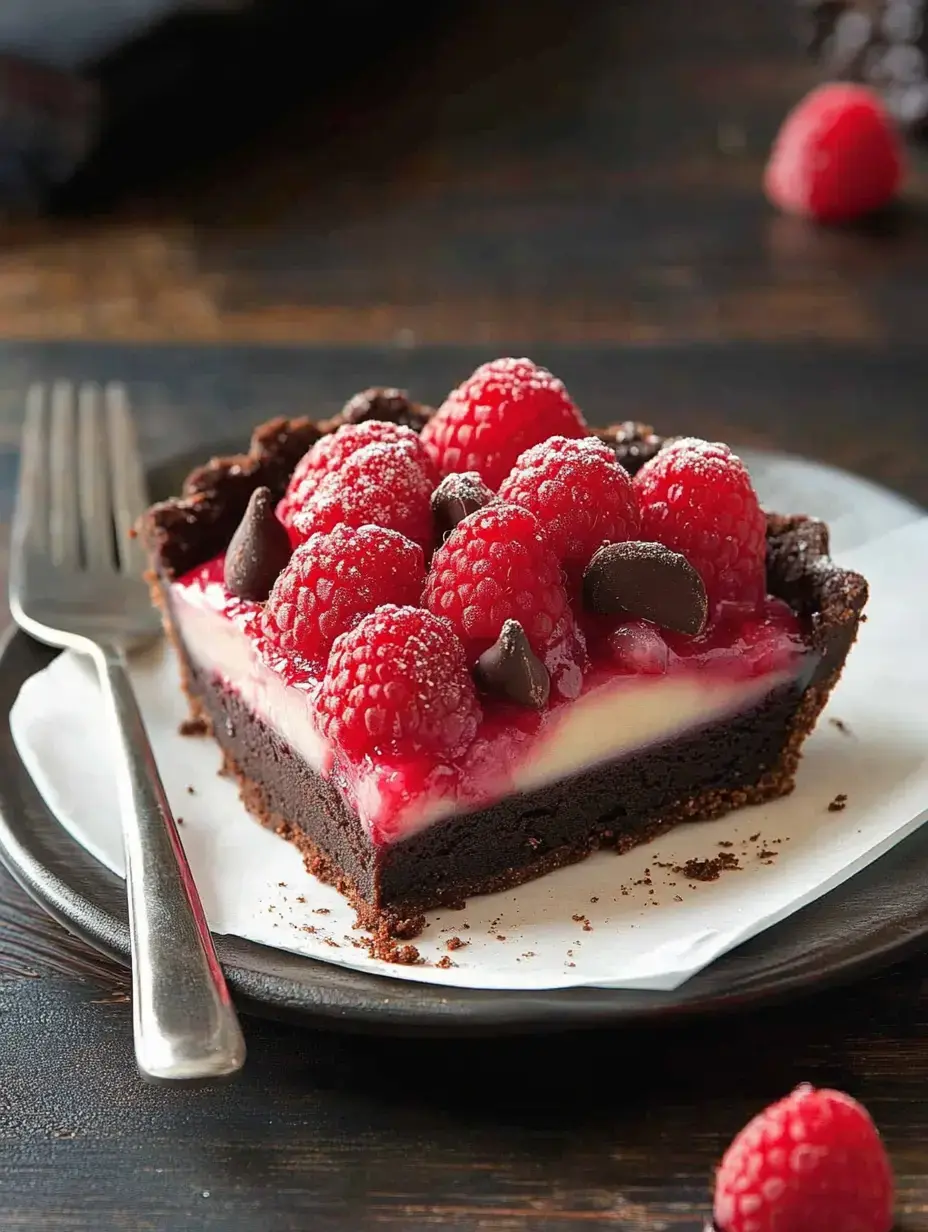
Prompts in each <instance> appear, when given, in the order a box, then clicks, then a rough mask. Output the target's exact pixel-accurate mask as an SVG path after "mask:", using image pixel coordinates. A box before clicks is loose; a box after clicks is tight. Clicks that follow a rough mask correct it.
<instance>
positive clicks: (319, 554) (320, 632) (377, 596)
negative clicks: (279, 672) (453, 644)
mask: <svg viewBox="0 0 928 1232" xmlns="http://www.w3.org/2000/svg"><path fill="white" fill-rule="evenodd" d="M424 581H425V559H424V557H423V555H422V549H421V548H420V547H419V545H418V544H416V543H412V542H411V541H410V540H409V539H406V538H404V537H403V536H402V535H400V534H398V533H397V532H396V531H395V530H386V529H384V528H383V527H380V526H362V527H359V528H357V529H356V528H354V527H351V526H336V527H335V528H334V530H332V531H331V532H330V533H329V534H326V535H323V534H315V535H311V536H310V537H309V539H307V540H306V542H305V543H304V544H302V546H301V547H298V548H297V549H296V551H295V552H294V553H293V555H292V556H291V558H290V563H289V564H288V565H287V567H286V568H285V569H284V571H283V572H282V573H281V574H280V576H279V577H278V579H277V581H276V582H275V584H274V589H273V590H272V591H271V593H270V596H269V597H268V600H267V603H266V604H265V607H264V612H263V613H262V617H261V620H262V628H263V630H264V634H265V636H266V637H267V638H268V640H269V642H270V643H271V644H272V645H273V646H275V647H276V648H277V649H278V650H280V651H282V652H283V653H284V654H285V655H288V656H292V655H300V656H301V657H302V658H304V659H307V660H309V661H310V662H313V663H319V662H322V663H324V662H325V659H326V657H327V655H328V653H329V650H330V649H331V646H332V643H333V642H334V641H335V639H336V637H338V635H339V634H340V633H343V632H344V631H345V630H346V629H348V628H350V627H351V625H352V624H353V623H354V621H355V620H356V619H357V618H358V617H359V616H362V615H364V613H365V612H370V611H372V610H373V609H374V608H375V607H379V606H380V605H381V604H382V603H401V604H402V603H413V604H414V603H418V602H419V599H420V596H421V595H422V586H423V583H424Z"/></svg>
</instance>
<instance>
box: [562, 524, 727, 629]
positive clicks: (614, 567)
mask: <svg viewBox="0 0 928 1232" xmlns="http://www.w3.org/2000/svg"><path fill="white" fill-rule="evenodd" d="M583 598H584V602H585V603H586V605H587V607H588V608H589V609H590V610H591V611H593V612H598V613H600V614H601V615H603V616H635V617H638V618H639V619H641V620H650V621H653V623H654V624H656V625H658V626H659V627H660V628H662V629H670V630H672V631H673V632H675V633H689V634H691V635H695V634H697V633H702V631H703V629H704V628H705V627H706V619H707V617H708V603H707V601H706V588H705V585H704V584H703V580H702V578H701V577H700V576H699V574H698V573H697V572H696V570H695V569H694V568H693V566H692V565H691V564H690V562H689V561H688V560H687V559H686V557H685V556H681V555H680V554H679V553H678V552H671V550H670V548H665V547H664V545H663V544H661V543H607V544H606V546H605V547H602V548H600V549H599V551H598V552H597V553H596V555H595V556H594V557H593V559H592V560H591V561H590V563H589V564H588V565H587V567H586V570H585V572H584V574H583Z"/></svg>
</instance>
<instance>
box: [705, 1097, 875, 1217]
mask: <svg viewBox="0 0 928 1232" xmlns="http://www.w3.org/2000/svg"><path fill="white" fill-rule="evenodd" d="M715 1223H716V1227H717V1228H718V1229H719V1232H826V1229H827V1232H890V1228H891V1227H892V1223H893V1176H892V1169H891V1168H890V1164H889V1160H888V1159H887V1157H886V1151H885V1149H884V1147H883V1144H882V1142H881V1141H880V1136H879V1134H878V1133H877V1131H876V1128H875V1126H874V1124H873V1122H872V1121H871V1120H870V1117H869V1116H868V1114H867V1111H866V1109H865V1108H863V1107H861V1105H860V1104H858V1103H857V1101H856V1100H853V1099H851V1097H850V1096H849V1095H844V1094H842V1093H841V1092H840V1091H828V1090H814V1089H813V1088H812V1087H811V1086H809V1085H808V1083H805V1084H803V1085H802V1086H800V1087H797V1088H796V1090H795V1091H793V1093H792V1095H789V1096H787V1097H786V1099H781V1100H780V1102H779V1103H777V1104H771V1106H770V1107H769V1108H767V1109H766V1110H765V1111H764V1112H761V1113H760V1114H759V1115H758V1116H756V1117H755V1118H754V1120H753V1121H751V1122H750V1124H749V1125H747V1126H746V1127H745V1128H744V1129H743V1130H742V1131H741V1133H740V1134H738V1136H737V1138H735V1140H734V1142H733V1143H732V1144H731V1146H730V1147H729V1148H728V1150H727V1151H726V1152H725V1156H724V1158H723V1159H722V1163H721V1166H720V1168H719V1170H718V1175H717V1177H716V1181H715Z"/></svg>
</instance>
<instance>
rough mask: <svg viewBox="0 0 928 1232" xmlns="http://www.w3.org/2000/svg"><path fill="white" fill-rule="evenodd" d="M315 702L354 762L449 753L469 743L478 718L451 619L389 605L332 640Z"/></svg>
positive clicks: (326, 730) (329, 734)
mask: <svg viewBox="0 0 928 1232" xmlns="http://www.w3.org/2000/svg"><path fill="white" fill-rule="evenodd" d="M318 707H319V716H320V723H321V727H322V732H323V735H324V736H325V737H326V738H327V739H329V740H331V741H332V742H333V743H334V744H335V745H336V746H337V747H338V748H339V749H340V750H341V751H342V752H343V753H344V754H345V755H346V756H348V757H351V758H355V759H360V758H362V757H364V756H367V755H370V756H375V755H380V756H383V755H387V756H390V755H402V754H405V753H409V752H411V751H419V752H432V753H444V754H445V755H447V756H449V757H453V756H455V755H457V754H458V753H460V752H462V751H463V750H464V749H465V748H466V747H467V745H469V744H470V743H471V742H472V740H473V738H474V736H475V734H476V731H477V725H478V723H479V722H480V717H481V711H480V703H479V702H478V700H477V692H476V689H475V687H474V682H473V680H472V679H471V676H470V672H469V671H468V669H467V663H466V661H465V658H464V649H463V647H462V646H461V643H460V641H459V640H458V638H457V637H456V636H455V634H454V631H453V630H452V628H451V626H450V625H449V624H448V622H447V621H445V620H441V619H439V617H437V616H435V615H433V614H432V613H431V612H427V611H426V610H425V609H424V608H418V607H399V606H396V605H394V604H387V605H386V606H384V607H379V608H377V610H376V611H374V612H371V613H370V614H369V615H367V616H365V617H364V619H363V620H362V621H361V622H360V624H358V625H357V626H356V627H355V628H354V629H351V630H349V631H348V632H347V633H343V634H342V635H341V636H340V637H339V638H338V639H337V640H336V642H335V644H334V646H333V647H332V653H331V654H330V656H329V662H328V666H327V669H326V673H325V678H324V679H323V681H322V688H321V690H320V693H319V699H318Z"/></svg>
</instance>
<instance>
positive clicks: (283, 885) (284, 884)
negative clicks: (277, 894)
mask: <svg viewBox="0 0 928 1232" xmlns="http://www.w3.org/2000/svg"><path fill="white" fill-rule="evenodd" d="M277 884H278V886H279V887H280V889H281V890H286V888H287V883H286V881H278V883H277Z"/></svg>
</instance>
